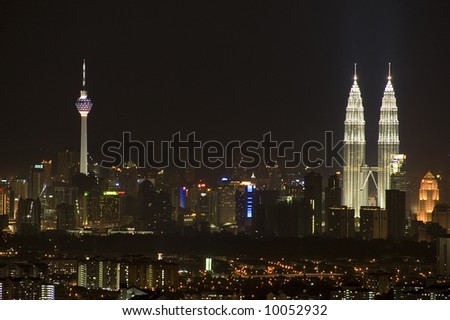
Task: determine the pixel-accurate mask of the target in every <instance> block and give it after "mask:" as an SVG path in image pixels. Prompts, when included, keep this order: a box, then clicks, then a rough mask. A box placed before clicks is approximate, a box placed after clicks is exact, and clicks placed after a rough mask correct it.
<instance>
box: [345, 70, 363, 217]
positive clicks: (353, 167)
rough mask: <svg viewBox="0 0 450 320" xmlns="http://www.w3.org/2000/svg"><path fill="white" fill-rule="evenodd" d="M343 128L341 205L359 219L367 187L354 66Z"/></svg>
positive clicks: (359, 95) (361, 120) (361, 106)
mask: <svg viewBox="0 0 450 320" xmlns="http://www.w3.org/2000/svg"><path fill="white" fill-rule="evenodd" d="M344 126H345V132H344V142H345V145H344V160H345V164H344V170H343V171H344V174H343V204H344V205H346V206H348V207H350V208H353V209H355V216H356V217H357V218H359V209H360V207H361V206H365V205H367V199H368V191H367V187H363V186H364V174H363V172H362V170H361V167H362V166H365V164H366V137H365V121H364V107H363V103H362V98H361V92H360V90H359V86H358V82H357V77H356V64H355V74H354V77H353V85H352V88H351V90H350V95H349V98H348V104H347V108H346V116H345V122H344Z"/></svg>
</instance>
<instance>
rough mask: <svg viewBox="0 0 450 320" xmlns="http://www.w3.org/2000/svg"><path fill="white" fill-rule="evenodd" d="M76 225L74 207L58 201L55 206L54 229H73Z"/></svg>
mask: <svg viewBox="0 0 450 320" xmlns="http://www.w3.org/2000/svg"><path fill="white" fill-rule="evenodd" d="M75 227H76V218H75V207H74V206H73V205H71V204H67V203H60V204H59V205H57V206H56V229H57V230H59V231H67V230H74V229H75Z"/></svg>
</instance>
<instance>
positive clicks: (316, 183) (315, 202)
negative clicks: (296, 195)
mask: <svg viewBox="0 0 450 320" xmlns="http://www.w3.org/2000/svg"><path fill="white" fill-rule="evenodd" d="M305 201H306V202H308V203H309V204H310V208H311V217H312V223H313V225H312V231H313V234H321V233H322V231H323V230H322V221H323V219H322V175H321V174H320V173H317V172H314V171H311V172H308V173H307V174H306V175H305Z"/></svg>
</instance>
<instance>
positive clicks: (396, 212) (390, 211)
mask: <svg viewBox="0 0 450 320" xmlns="http://www.w3.org/2000/svg"><path fill="white" fill-rule="evenodd" d="M386 213H387V218H388V238H389V239H391V240H395V241H398V240H400V239H402V238H403V237H404V236H405V230H406V192H404V191H400V190H386Z"/></svg>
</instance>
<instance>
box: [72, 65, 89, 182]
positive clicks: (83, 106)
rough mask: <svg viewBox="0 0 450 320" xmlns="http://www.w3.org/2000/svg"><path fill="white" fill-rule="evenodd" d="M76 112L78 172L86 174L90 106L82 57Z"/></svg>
mask: <svg viewBox="0 0 450 320" xmlns="http://www.w3.org/2000/svg"><path fill="white" fill-rule="evenodd" d="M75 106H76V107H77V110H78V112H79V113H80V115H81V146H80V173H83V174H88V164H87V117H88V114H89V111H91V108H92V102H91V99H89V98H88V93H87V90H86V62H85V60H84V59H83V86H82V87H81V91H80V97H79V98H78V100H77V102H76V103H75Z"/></svg>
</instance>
